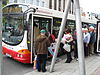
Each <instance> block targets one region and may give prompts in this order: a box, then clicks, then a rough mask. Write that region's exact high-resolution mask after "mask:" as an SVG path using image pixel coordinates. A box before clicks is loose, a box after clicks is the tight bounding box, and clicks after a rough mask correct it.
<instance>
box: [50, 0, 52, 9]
mask: <svg viewBox="0 0 100 75" xmlns="http://www.w3.org/2000/svg"><path fill="white" fill-rule="evenodd" d="M49 8H50V9H52V0H49Z"/></svg>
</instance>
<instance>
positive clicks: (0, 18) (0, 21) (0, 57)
mask: <svg viewBox="0 0 100 75" xmlns="http://www.w3.org/2000/svg"><path fill="white" fill-rule="evenodd" d="M2 61H3V56H2V0H0V75H3V67H2V66H3V62H2Z"/></svg>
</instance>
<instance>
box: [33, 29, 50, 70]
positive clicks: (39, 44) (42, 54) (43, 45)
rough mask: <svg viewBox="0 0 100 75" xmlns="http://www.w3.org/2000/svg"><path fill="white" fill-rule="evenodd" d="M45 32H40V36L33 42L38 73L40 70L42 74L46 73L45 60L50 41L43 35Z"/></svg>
mask: <svg viewBox="0 0 100 75" xmlns="http://www.w3.org/2000/svg"><path fill="white" fill-rule="evenodd" d="M45 34H46V31H45V30H44V29H42V30H41V31H40V35H39V36H38V37H37V39H36V42H35V52H36V55H37V62H38V69H37V70H38V72H40V71H41V70H42V72H46V59H47V54H48V47H49V46H50V41H49V40H48V37H47V36H46V35H45Z"/></svg>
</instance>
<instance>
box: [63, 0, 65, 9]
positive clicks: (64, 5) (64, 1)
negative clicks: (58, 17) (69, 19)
mask: <svg viewBox="0 0 100 75" xmlns="http://www.w3.org/2000/svg"><path fill="white" fill-rule="evenodd" d="M64 10H65V0H63V11H64Z"/></svg>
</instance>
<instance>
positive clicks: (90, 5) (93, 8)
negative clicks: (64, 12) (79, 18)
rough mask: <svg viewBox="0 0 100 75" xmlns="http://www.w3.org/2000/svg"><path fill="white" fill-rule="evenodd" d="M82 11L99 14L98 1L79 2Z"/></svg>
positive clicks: (85, 0) (99, 5) (84, 0)
mask: <svg viewBox="0 0 100 75" xmlns="http://www.w3.org/2000/svg"><path fill="white" fill-rule="evenodd" d="M79 2H80V7H83V11H87V12H93V13H97V14H100V0H79Z"/></svg>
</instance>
